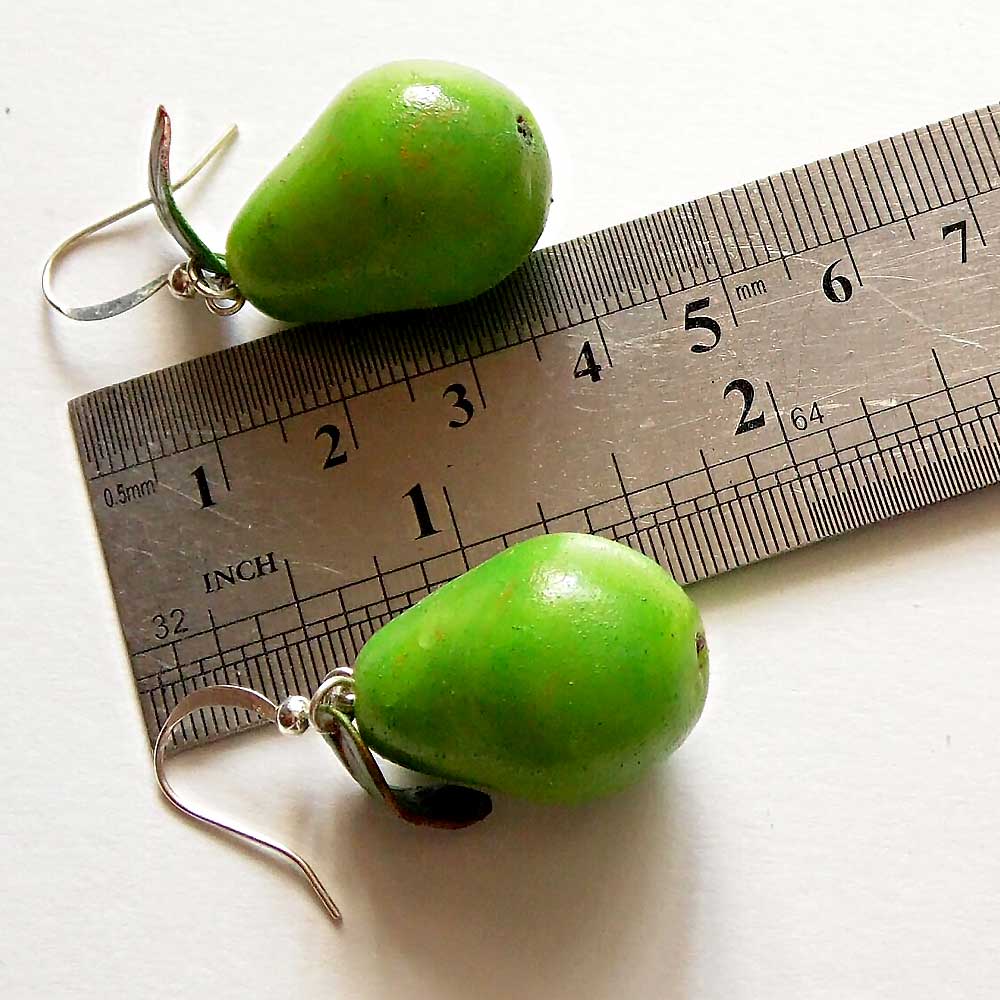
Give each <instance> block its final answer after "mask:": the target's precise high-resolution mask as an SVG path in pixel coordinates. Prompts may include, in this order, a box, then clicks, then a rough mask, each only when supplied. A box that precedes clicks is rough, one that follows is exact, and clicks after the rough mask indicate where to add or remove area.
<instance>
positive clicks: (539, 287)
mask: <svg viewBox="0 0 1000 1000" xmlns="http://www.w3.org/2000/svg"><path fill="white" fill-rule="evenodd" d="M998 116H1000V108H998V107H989V108H985V109H982V110H980V111H974V112H972V113H970V114H965V115H959V116H957V117H955V118H951V119H948V120H946V121H942V122H937V123H935V124H933V125H931V126H928V127H926V128H921V129H917V130H916V131H914V132H909V133H907V134H905V135H901V136H897V137H895V138H892V139H888V140H885V141H882V142H875V143H872V144H870V145H867V146H863V147H860V148H858V149H854V150H851V151H850V152H848V153H844V154H842V155H837V156H834V157H831V158H829V159H826V160H821V161H819V162H817V163H812V164H810V165H809V166H806V167H801V168H798V169H795V170H790V171H787V172H785V173H781V174H777V175H775V176H773V177H769V178H767V179H765V180H762V181H756V182H753V183H749V184H744V185H742V186H741V187H737V188H733V189H731V190H729V191H725V192H723V193H721V194H717V195H712V196H711V197H707V198H701V199H698V200H697V201H692V202H689V203H688V204H685V205H680V206H678V207H676V208H671V209H668V210H667V211H663V212H658V213H656V214H654V215H651V216H647V217H645V218H642V219H637V220H634V221H632V222H626V223H624V224H622V225H619V226H615V227H612V228H611V229H607V230H604V231H602V232H597V233H594V234H591V235H589V236H584V237H581V238H579V239H575V240H571V241H570V242H568V243H563V244H560V245H558V246H554V247H550V248H548V249H544V250H540V251H538V252H536V253H535V254H534V255H533V256H532V257H531V259H530V260H529V261H528V263H527V264H526V265H525V266H524V267H523V268H522V269H521V270H520V271H519V272H518V273H516V274H515V275H514V276H513V277H511V278H510V279H509V280H507V281H506V282H504V283H503V284H502V285H501V286H499V287H498V288H496V289H494V290H493V291H491V292H489V293H488V294H486V295H484V296H482V297H481V298H479V299H478V300H476V301H474V302H471V303H468V304H466V305H463V306H459V307H454V308H449V309H446V310H440V311H435V312H426V313H416V314H407V315H401V316H396V317H390V318H376V319H371V320H364V321H359V322H354V323H350V324H344V325H342V326H338V327H336V328H322V327H304V328H299V329H295V330H290V331H286V332H283V333H279V334H276V335H274V336H271V337H268V338H265V339H263V340H259V341H256V342H253V343H249V344H245V345H241V346H238V347H233V348H230V349H228V350H225V351H222V352H220V353H217V354H213V355H211V356H209V357H204V358H199V359H196V360H194V361H190V362H187V363H184V364H180V365H176V366H174V367H172V368H168V369H165V370H163V371H158V372H154V373H152V374H150V375H144V376H142V377H140V378H137V379H133V380H131V381H128V382H124V383H121V384H119V385H114V386H111V387H110V388H107V389H102V390H100V391H97V392H93V393H90V394H88V395H86V396H82V397H80V398H79V399H76V400H74V401H73V402H72V403H70V415H71V420H72V426H73V430H74V433H75V436H76V440H77V444H78V447H79V453H80V459H81V462H82V465H83V470H84V473H85V476H86V480H87V485H88V488H89V491H90V497H91V502H92V505H93V510H94V516H95V518H96V521H97V526H98V530H99V534H100V538H101V542H102V545H103V548H104V555H105V559H106V561H107V566H108V571H109V574H110V578H111V584H112V587H113V590H114V595H115V600H116V602H117V606H118V613H119V616H120V619H121V624H122V629H123V631H124V636H125V642H126V645H127V648H128V653H129V656H130V657H131V661H132V666H133V670H134V674H135V680H136V684H137V687H138V691H139V696H140V701H141V704H142V709H143V712H144V715H145V719H146V722H147V724H148V727H149V731H150V734H151V735H152V734H154V733H155V731H156V730H157V729H158V728H159V726H160V725H161V723H162V722H163V720H164V719H165V717H166V715H167V714H168V712H169V711H170V710H171V708H172V707H173V706H174V704H175V703H176V701H177V700H178V699H179V698H180V697H182V696H183V695H184V694H186V693H188V692H190V691H192V690H193V689H195V688H197V687H201V686H204V685H207V684H215V683H240V684H250V685H252V686H254V687H255V688H257V689H258V690H261V691H263V692H264V693H266V694H268V695H269V696H271V697H273V698H280V697H283V696H284V695H285V694H286V693H287V692H289V691H295V690H298V691H301V692H306V691H309V690H311V689H312V688H314V687H315V686H316V685H317V684H318V683H319V681H320V679H321V678H322V677H323V676H324V675H325V674H326V673H327V672H328V671H329V670H330V669H332V668H333V667H334V666H337V665H342V664H349V663H350V662H351V661H352V660H353V658H354V656H355V655H356V653H357V651H358V650H359V649H360V647H361V645H362V644H363V643H364V642H365V640H366V639H367V638H368V637H369V636H370V635H371V633H372V631H373V630H374V629H377V628H378V627H379V626H380V625H381V624H383V623H384V622H386V621H387V620H388V619H389V618H390V617H391V616H392V615H394V614H396V613H398V612H399V611H401V610H403V609H405V608H407V607H409V606H410V605H412V604H413V603H414V602H416V601H417V600H419V599H420V598H421V597H422V596H424V595H425V594H427V593H428V592H429V590H431V589H432V588H434V587H435V586H437V585H439V584H440V583H442V582H443V581H445V580H448V579H450V578H452V577H454V576H456V575H457V574H459V573H461V572H463V571H464V570H465V569H466V568H468V567H469V566H472V565H474V564H476V563H478V562H480V561H481V560H483V559H485V558H487V557H488V556H490V555H492V554H493V553H495V552H497V551H499V550H500V549H501V548H503V547H504V546H507V545H510V544H513V543H514V542H516V541H518V540H519V539H522V538H524V537H527V536H529V535H532V534H535V533H538V532H543V531H565V530H573V531H590V532H596V533H599V534H602V535H607V536H610V537H612V538H616V539H618V540H619V541H621V542H624V543H625V544H627V545H631V546H633V547H635V548H637V549H640V550H641V551H643V552H645V553H646V554H647V555H649V556H651V557H652V558H654V559H656V560H657V561H659V562H660V563H661V564H662V565H663V566H665V567H667V568H668V569H669V570H670V571H671V572H672V573H673V574H674V576H675V577H676V578H677V579H678V580H681V581H683V582H685V583H690V582H693V581H695V580H699V579H702V578H704V577H709V576H712V575H713V574H716V573H721V572H725V571H726V570H730V569H733V568H735V567H737V566H744V565H746V564H748V563H752V562H754V561H756V560H759V559H764V558H766V557H768V556H773V555H776V554H778V553H781V552H785V551H787V550H789V549H794V548H797V547H799V546H802V545H806V544H809V543H811V542H814V541H818V540H820V539H823V538H827V537H830V536H832V535H837V534H840V533H842V532H845V531H849V530H851V529H853V528H856V527H859V526H861V525H867V524H871V523H874V522H877V521H879V520H882V519H884V518H888V517H892V516H894V515H897V514H900V513H903V512H905V511H909V510H913V509H914V508H917V507H922V506H925V505H927V504H931V503H934V502H936V501H938V500H943V499H946V498H948V497H952V496H955V495H957V494H960V493H964V492H966V491H969V490H972V489H975V488H977V487H980V486H984V485H987V484H990V483H995V482H997V481H998V480H1000V424H998V392H1000V291H998V284H997V279H998V276H1000V266H998V265H1000V259H998V257H997V248H998V247H1000V165H998V156H1000V128H998ZM249 724H250V720H249V719H248V718H246V717H240V716H239V715H238V714H237V713H235V712H233V711H229V710H223V709H216V710H205V711H204V712H202V713H201V714H200V716H195V717H193V718H192V719H190V720H188V722H187V724H186V727H187V728H186V729H185V730H184V732H183V735H182V736H181V742H182V743H184V742H186V743H195V742H199V741H203V740H206V739H211V738H215V737H218V736H220V735H224V734H226V733H228V732H232V731H234V730H236V729H239V728H241V727H244V726H246V725H249Z"/></svg>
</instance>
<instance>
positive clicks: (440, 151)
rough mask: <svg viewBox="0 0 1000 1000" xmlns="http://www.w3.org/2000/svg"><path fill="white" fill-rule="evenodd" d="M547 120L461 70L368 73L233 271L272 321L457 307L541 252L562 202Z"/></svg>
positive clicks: (320, 125) (295, 163) (242, 225)
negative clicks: (554, 204)
mask: <svg viewBox="0 0 1000 1000" xmlns="http://www.w3.org/2000/svg"><path fill="white" fill-rule="evenodd" d="M551 187H552V182H551V171H550V167H549V157H548V151H547V150H546V148H545V140H544V139H543V138H542V133H541V131H540V129H539V127H538V123H537V122H536V121H535V118H534V115H532V113H531V112H530V111H529V110H528V108H527V107H525V105H524V103H523V102H522V101H521V100H520V99H519V98H518V97H517V96H516V95H514V94H512V93H511V92H510V91H509V90H508V89H507V88H506V87H504V86H503V85H502V84H500V83H498V82H497V81H496V80H493V79H491V78H490V77H488V76H485V75H484V74H482V73H479V72H477V71H476V70H473V69H468V68H466V67H464V66H456V65H453V64H451V63H444V62H432V61H429V60H412V61H407V62H395V63H389V64H388V65H385V66H381V67H379V68H377V69H374V70H372V71H370V72H368V73H365V74H364V75H363V76H360V77H358V78H357V79H356V80H355V81H354V82H353V83H351V84H349V85H348V87H347V88H346V89H345V90H344V91H343V92H341V93H340V94H339V95H338V97H337V98H336V99H335V100H334V101H333V103H332V104H331V105H330V106H329V107H328V108H327V109H326V110H325V111H324V112H323V114H322V115H320V117H319V120H318V121H317V122H316V124H315V125H313V127H312V128H311V129H310V130H309V132H308V133H307V134H306V136H305V138H304V139H303V140H302V141H301V142H300V143H299V144H298V145H297V146H296V147H295V148H294V149H293V150H292V151H291V152H290V153H289V154H288V155H287V156H286V157H285V159H284V160H282V161H281V163H279V164H278V166H277V167H276V168H275V169H274V170H273V171H272V172H271V174H270V175H269V176H268V177H267V178H266V179H265V180H264V181H263V183H262V184H261V185H260V187H258V188H257V190H256V191H255V192H254V193H253V194H252V195H251V196H250V199H249V200H248V201H247V203H246V204H245V205H244V206H243V208H242V210H241V211H240V213H239V215H238V216H237V217H236V221H235V222H234V223H233V225H232V228H231V229H230V231H229V237H228V240H227V243H226V266H227V268H228V269H229V272H230V274H231V275H232V277H233V279H234V280H235V281H236V284H237V285H238V286H239V289H240V291H241V292H242V293H243V295H244V296H246V298H247V299H248V300H249V301H250V302H252V303H253V304H254V305H255V306H256V307H257V308H258V309H260V310H261V311H262V312H265V313H267V314H268V315H270V316H273V317H275V318H277V319H282V320H288V321H292V322H306V321H327V320H338V319H346V318H349V317H352V316H362V315H366V314H368V313H379V312H391V311H395V310H400V309H422V308H427V307H430V306H442V305H448V304H450V303H453V302H458V301H461V300H463V299H468V298H471V297H472V296H474V295H478V294H479V293H480V292H483V291H485V290H486V289H488V288H490V287H492V286H493V285H495V284H496V283H497V282H498V281H500V280H501V279H502V278H504V277H505V276H506V275H507V274H509V273H510V272H511V271H513V270H514V269H515V268H516V267H517V266H518V265H519V264H520V263H521V262H522V261H523V260H524V259H525V258H526V257H527V256H528V254H529V253H530V252H531V249H532V247H534V245H535V243H536V242H537V241H538V237H539V236H540V235H541V232H542V227H543V226H544V224H545V216H546V214H547V212H548V208H549V202H550V201H551Z"/></svg>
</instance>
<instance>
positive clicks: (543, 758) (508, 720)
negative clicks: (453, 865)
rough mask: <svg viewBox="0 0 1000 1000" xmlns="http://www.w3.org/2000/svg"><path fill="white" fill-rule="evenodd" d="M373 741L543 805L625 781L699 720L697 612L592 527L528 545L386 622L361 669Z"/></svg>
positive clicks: (362, 712)
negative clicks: (590, 531)
mask: <svg viewBox="0 0 1000 1000" xmlns="http://www.w3.org/2000/svg"><path fill="white" fill-rule="evenodd" d="M354 669H355V694H356V701H355V713H356V718H357V723H358V728H359V730H360V732H361V734H362V736H363V737H364V739H365V740H366V742H367V743H368V745H369V746H370V747H371V748H372V749H373V750H375V751H376V752H378V753H380V754H381V755H382V756H383V757H386V758H387V759H389V760H392V761H395V762H396V763H398V764H402V765H404V766H406V767H410V768H412V769H413V770H416V771H421V772H423V773H425V774H430V775H435V776H438V777H441V778H445V779H448V780H450V781H456V782H460V783H462V784H466V785H474V786H478V787H482V788H487V789H492V790H496V791H501V792H506V793H508V794H511V795H518V796H523V797H525V798H531V799H536V800H542V801H561V802H576V801H582V800H585V799H588V798H591V797H594V796H598V795H603V794H605V793H608V792H612V791H615V790H617V789H620V788H623V787H625V786H627V785H629V784H630V783H632V782H633V781H634V780H635V779H636V778H638V777H639V775H640V774H641V773H642V771H643V770H644V769H645V768H646V767H647V766H648V765H649V764H650V763H652V762H653V761H655V760H656V759H657V758H659V757H661V756H663V755H664V754H666V753H669V752H670V751H671V750H673V749H675V748H676V747H678V746H679V745H680V744H681V743H682V742H683V740H684V739H685V737H686V736H687V735H688V733H689V732H690V731H691V729H692V727H693V726H694V724H695V723H696V722H697V721H698V718H699V716H700V715H701V710H702V707H703V705H704V703H705V695H706V693H707V690H708V651H707V648H706V646H705V637H704V632H703V630H702V624H701V618H700V616H699V614H698V610H697V608H696V607H695V606H694V604H693V603H692V601H691V600H690V598H688V596H687V595H686V594H685V593H684V591H683V590H682V589H681V587H680V586H678V585H677V583H676V582H675V581H674V580H673V578H672V577H671V576H670V575H669V574H668V573H666V572H665V571H664V570H663V569H662V568H661V567H660V566H659V565H657V564H656V563H655V562H653V561H652V560H651V559H648V558H646V556H644V555H641V554H640V553H638V552H635V551H634V550H632V549H630V548H627V547H626V546H624V545H620V544H618V543H617V542H612V541H609V540H607V539H605V538H600V537H595V536H592V535H579V534H555V535H543V536H540V537H537V538H532V539H529V540H527V541H524V542H521V543H520V544H518V545H515V546H513V547H512V548H510V549H507V550H505V551H503V552H501V553H499V554H498V555H496V556H493V558H491V559H489V560H488V561H487V562H485V563H482V564H481V565H479V566H477V567H476V568H474V569H472V570H470V571H469V572H468V573H466V574H464V575H463V576H461V577H459V578H457V579H456V580H453V581H452V582H450V583H448V584H446V585H445V586H443V587H441V588H440V589H439V590H436V591H434V592H433V593H431V594H430V595H428V596H427V597H425V598H424V599H423V600H421V601H420V602H419V603H418V604H416V605H414V607H412V608H410V609H409V610H407V611H405V612H404V613H403V614H401V615H399V616H398V617H397V618H395V619H393V620H392V621H390V622H389V623H388V624H386V625H384V626H383V627H382V628H381V629H380V630H379V631H377V632H376V633H375V634H374V635H373V636H372V637H371V638H370V639H369V640H368V642H367V643H366V645H365V646H364V647H363V648H362V650H361V653H360V655H359V656H358V658H357V662H356V664H355V668H354Z"/></svg>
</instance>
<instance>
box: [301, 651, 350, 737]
mask: <svg viewBox="0 0 1000 1000" xmlns="http://www.w3.org/2000/svg"><path fill="white" fill-rule="evenodd" d="M331 695H333V696H334V697H332V698H331V697H330V696H331ZM328 703H332V704H333V706H334V707H335V708H336V709H337V710H338V711H341V712H344V713H345V714H346V715H353V714H354V674H353V673H352V672H351V670H349V669H348V668H347V667H338V668H337V669H336V670H334V671H332V672H331V673H330V674H328V675H327V677H326V679H325V680H324V681H323V683H322V684H320V686H319V687H318V688H316V690H315V691H314V692H313V696H312V698H310V699H309V723H310V725H312V726H313V727H314V728H315V729H316V730H317V731H319V732H321V733H322V732H324V731H325V730H324V726H323V725H322V724H321V722H320V720H319V718H318V717H317V713H318V712H319V709H320V708H322V706H323V705H325V704H328Z"/></svg>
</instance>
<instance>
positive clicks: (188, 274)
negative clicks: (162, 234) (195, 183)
mask: <svg viewBox="0 0 1000 1000" xmlns="http://www.w3.org/2000/svg"><path fill="white" fill-rule="evenodd" d="M236 132H237V129H236V126H235V125H233V126H231V127H230V128H229V129H228V131H227V132H226V134H225V135H223V136H222V138H221V139H219V140H218V142H216V143H215V145H214V146H212V148H211V149H209V150H208V152H206V153H205V155H204V156H202V157H201V159H200V160H198V162H197V163H195V165H194V166H193V167H191V169H190V170H188V172H187V173H186V174H184V176H183V177H182V178H181V179H180V180H179V181H178V182H177V183H176V184H173V185H171V183H170V176H169V158H168V156H169V149H170V119H169V117H167V114H166V112H165V111H164V110H163V108H162V107H161V108H159V109H158V110H157V115H156V124H155V126H154V130H153V139H152V142H151V144H150V196H149V197H148V198H144V199H143V200H142V201H137V202H136V203H135V204H134V205H129V206H128V207H127V208H123V209H121V210H120V211H118V212H115V213H114V214H113V215H109V216H108V217H107V218H105V219H101V220H100V221H98V222H95V223H92V224H91V225H89V226H87V227H86V228H84V229H81V230H80V231H79V232H77V233H73V235H72V236H69V237H67V238H66V239H65V240H63V241H62V243H60V244H59V246H57V247H56V248H55V250H53V251H52V253H51V254H50V255H49V257H48V259H47V260H46V261H45V266H44V267H43V268H42V294H43V295H44V296H45V299H46V301H47V302H48V303H49V305H50V306H52V308H53V309H55V310H57V311H58V312H60V313H62V314H63V316H67V317H68V318H69V319H75V320H81V321H84V322H89V321H93V320H100V319H110V318H111V317H112V316H118V315H120V314H121V313H123V312H127V311H128V310H129V309H133V308H134V307H135V306H137V305H139V303H140V302H145V301H146V299H148V298H149V297H150V296H151V295H153V294H155V293H156V292H158V291H159V290H160V289H161V288H163V287H164V286H165V285H167V284H168V283H169V284H170V287H171V290H172V291H173V292H174V294H175V295H178V296H180V297H182V298H191V297H193V296H194V295H196V294H197V295H201V296H202V297H203V298H204V299H205V302H206V305H207V306H208V308H209V309H210V310H211V311H212V312H214V313H216V315H230V314H231V313H234V312H236V311H237V310H238V309H239V308H240V306H242V305H243V296H242V295H240V294H239V291H238V290H237V289H236V286H235V285H233V283H232V279H231V278H229V275H228V274H227V273H226V271H225V268H224V265H223V264H222V262H221V260H220V258H219V256H218V255H217V254H214V253H212V252H211V251H209V250H208V248H207V247H205V245H204V244H203V243H202V242H201V240H199V239H198V238H197V236H196V235H195V234H194V231H193V230H192V229H191V227H190V226H189V225H188V224H187V223H186V221H184V219H183V216H181V214H180V212H179V211H178V210H177V206H176V204H175V203H174V200H173V196H172V194H171V191H176V190H178V189H180V188H182V187H183V186H184V185H185V184H187V182H188V181H189V180H191V179H192V178H193V177H195V176H196V175H197V174H198V173H199V172H200V171H201V170H202V169H203V168H204V167H205V166H207V165H208V164H209V163H210V162H211V161H212V160H213V159H214V158H215V157H216V156H217V155H218V154H219V153H220V152H222V150H223V149H225V148H226V147H227V146H228V145H229V144H230V143H231V142H232V141H233V139H234V138H235V137H236ZM147 205H155V206H156V210H157V214H158V215H159V217H160V220H161V222H163V224H164V226H165V227H166V228H167V231H168V232H169V233H170V234H171V235H172V236H173V237H174V238H175V239H176V240H177V241H178V242H179V243H180V244H181V246H182V247H183V248H184V249H185V250H186V251H187V252H188V260H187V262H186V263H182V264H180V265H178V266H177V267H176V268H173V269H172V270H170V271H165V272H164V273H163V274H161V275H158V276H157V277H155V278H153V279H152V280H150V281H147V282H146V284H144V285H142V286H141V287H140V288H136V289H135V290H134V291H131V292H128V293H127V294H125V295H120V296H118V297H117V298H114V299H108V300H107V301H106V302H99V303H97V304H96V305H92V306H69V305H66V304H65V303H62V302H60V301H59V299H58V298H57V297H56V294H55V291H54V290H53V272H54V270H55V266H56V264H57V263H58V261H59V260H60V259H61V258H62V257H63V256H64V255H65V254H66V253H67V252H68V251H70V250H72V249H73V247H75V246H77V245H78V244H79V243H82V242H83V241H84V240H86V239H88V238H89V237H91V236H93V235H94V234H95V233H98V232H100V231H101V230H102V229H107V228H108V226H112V225H114V224H115V223H116V222H120V221H121V220H122V219H125V218H128V216H130V215H133V214H134V213H135V212H138V211H141V210H142V209H144V208H146V206H147ZM165 220H169V224H168V221H165ZM192 250H197V253H193V252H192ZM216 267H218V268H220V270H219V271H216V270H215V268H216ZM192 268H193V270H192ZM237 303H238V304H237Z"/></svg>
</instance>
